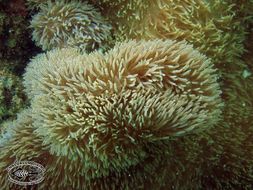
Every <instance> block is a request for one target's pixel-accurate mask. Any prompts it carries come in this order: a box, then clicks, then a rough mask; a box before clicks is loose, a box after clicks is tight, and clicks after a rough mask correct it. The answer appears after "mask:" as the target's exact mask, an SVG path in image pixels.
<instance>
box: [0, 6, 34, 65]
mask: <svg viewBox="0 0 253 190" xmlns="http://www.w3.org/2000/svg"><path fill="white" fill-rule="evenodd" d="M14 2H16V1H7V2H5V3H0V44H1V45H0V58H1V59H2V58H4V59H9V60H13V58H14V57H15V59H18V60H19V62H20V66H18V67H20V68H21V65H23V67H24V65H25V63H26V62H27V61H28V59H29V56H31V55H33V53H32V51H33V48H34V45H33V43H32V40H31V39H30V31H29V30H28V26H29V21H28V20H27V18H28V15H27V12H26V10H24V3H23V4H21V5H20V4H17V3H14ZM19 2H20V1H19ZM21 2H22V1H21Z"/></svg>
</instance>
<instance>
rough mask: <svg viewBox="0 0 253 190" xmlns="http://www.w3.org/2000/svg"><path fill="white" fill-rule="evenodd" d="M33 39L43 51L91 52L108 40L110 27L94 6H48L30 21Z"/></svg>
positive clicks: (76, 4) (61, 4)
mask: <svg viewBox="0 0 253 190" xmlns="http://www.w3.org/2000/svg"><path fill="white" fill-rule="evenodd" d="M31 28H32V29H33V33H32V38H33V40H34V41H35V43H36V44H37V45H38V46H40V47H42V49H43V50H50V49H53V48H55V47H59V48H62V47H66V46H70V47H77V48H80V49H82V50H87V51H90V50H94V49H96V48H99V47H102V46H103V45H105V42H106V41H107V40H109V38H110V30H111V26H110V25H109V24H108V23H107V22H106V21H105V20H104V19H103V18H102V17H101V15H100V14H99V13H98V12H97V10H96V9H95V8H93V6H91V5H89V4H87V3H82V2H78V1H71V2H68V3H66V2H65V1H63V0H61V1H56V2H51V1H50V2H48V3H47V4H46V5H43V6H42V7H41V10H40V11H39V13H38V14H36V15H35V16H33V18H32V21H31Z"/></svg>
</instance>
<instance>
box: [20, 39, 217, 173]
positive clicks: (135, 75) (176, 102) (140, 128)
mask: <svg viewBox="0 0 253 190" xmlns="http://www.w3.org/2000/svg"><path fill="white" fill-rule="evenodd" d="M73 51H74V52H73ZM72 53H73V55H72V56H67V54H69V55H70V54H72ZM65 57H66V59H64V58H65ZM24 79H25V82H24V84H25V87H26V88H27V89H26V91H27V92H28V91H30V92H31V96H32V100H31V105H32V108H33V117H34V118H35V120H34V125H35V126H36V127H37V129H36V132H37V133H38V134H41V135H42V136H43V139H44V143H45V144H47V145H48V146H50V152H51V153H52V154H55V155H57V156H67V157H68V158H69V159H72V160H73V161H75V162H77V160H78V163H80V164H81V163H83V168H82V169H81V170H80V172H81V173H88V174H89V175H88V176H90V177H91V178H94V177H100V176H107V175H109V173H110V172H111V171H122V170H124V169H125V168H129V167H130V166H134V165H136V164H138V163H139V162H141V161H142V160H144V159H145V158H146V157H147V154H146V151H143V146H145V144H146V143H148V142H153V141H158V140H162V139H168V138H170V137H171V136H175V135H176V136H177V135H181V134H184V133H186V132H188V131H192V130H195V131H196V130H200V129H204V128H206V127H210V126H212V125H214V124H215V123H216V122H217V121H218V120H219V116H220V114H221V106H222V103H221V99H220V97H219V96H220V93H221V92H220V89H219V85H218V83H217V75H216V74H215V70H214V69H213V68H212V64H211V63H210V60H208V59H207V58H206V57H205V56H204V55H202V54H200V53H199V52H198V51H196V50H194V49H193V48H192V47H191V46H190V45H187V44H186V43H185V42H176V41H171V40H165V41H162V40H154V41H147V42H145V41H140V42H136V41H130V42H126V43H122V44H118V45H116V46H115V47H114V49H112V50H110V51H109V52H108V53H106V54H105V55H104V54H101V53H99V52H94V53H92V54H89V55H86V54H85V55H79V56H78V55H77V52H75V50H73V49H70V50H69V49H63V50H58V49H56V50H52V51H50V52H48V53H46V54H42V55H39V56H38V57H36V58H34V59H33V60H32V62H31V63H30V64H29V65H28V67H27V72H26V74H25V76H24ZM28 95H29V94H28Z"/></svg>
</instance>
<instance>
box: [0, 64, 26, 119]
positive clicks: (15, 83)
mask: <svg viewBox="0 0 253 190" xmlns="http://www.w3.org/2000/svg"><path fill="white" fill-rule="evenodd" d="M3 62H6V61H4V60H1V61H0V124H1V123H2V122H3V121H4V120H7V119H11V118H12V119H13V118H15V115H16V113H17V112H18V111H20V110H21V109H22V108H23V107H24V106H25V103H26V96H25V94H24V92H23V85H22V82H21V79H20V78H19V77H18V76H16V75H14V74H13V73H12V72H11V71H9V70H8V69H6V68H5V67H2V65H5V64H4V63H3Z"/></svg>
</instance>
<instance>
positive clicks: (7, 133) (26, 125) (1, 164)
mask: <svg viewBox="0 0 253 190" xmlns="http://www.w3.org/2000/svg"><path fill="white" fill-rule="evenodd" d="M31 112H32V110H30V109H28V110H23V111H21V112H20V113H19V114H18V118H17V120H15V121H13V122H12V121H10V122H8V123H6V124H5V125H6V126H7V127H5V129H4V130H3V131H2V134H0V151H1V155H0V185H1V188H3V189H6V190H10V189H22V188H21V187H20V186H19V185H16V184H14V183H12V182H10V181H9V180H8V172H7V170H6V169H7V167H9V166H10V165H11V164H13V163H14V162H15V161H19V160H21V161H29V160H32V161H34V162H37V163H40V164H42V165H44V163H45V162H46V161H48V160H47V159H48V158H49V156H48V153H47V151H46V147H45V146H43V144H42V140H41V139H40V138H39V137H38V136H37V135H36V134H35V133H34V127H33V125H32V118H31ZM44 166H45V165H44Z"/></svg>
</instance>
